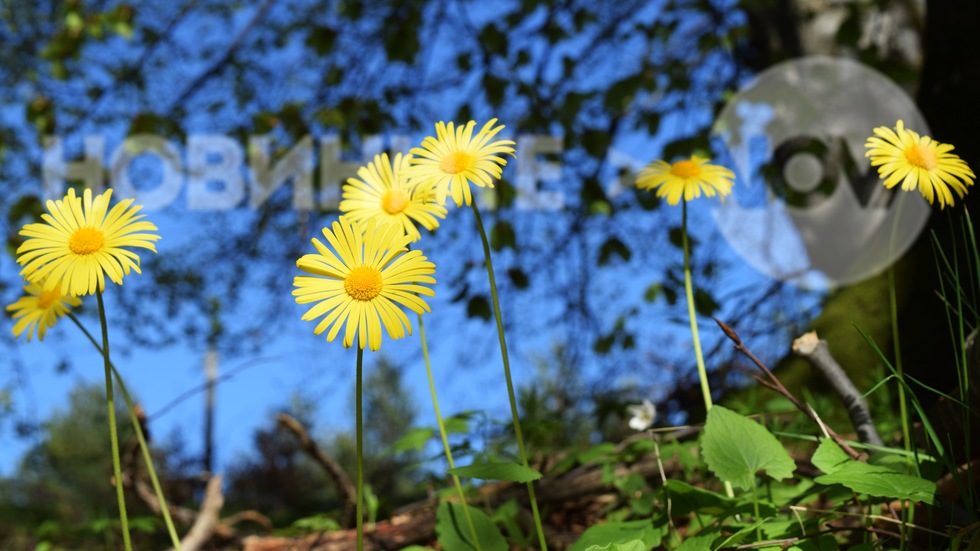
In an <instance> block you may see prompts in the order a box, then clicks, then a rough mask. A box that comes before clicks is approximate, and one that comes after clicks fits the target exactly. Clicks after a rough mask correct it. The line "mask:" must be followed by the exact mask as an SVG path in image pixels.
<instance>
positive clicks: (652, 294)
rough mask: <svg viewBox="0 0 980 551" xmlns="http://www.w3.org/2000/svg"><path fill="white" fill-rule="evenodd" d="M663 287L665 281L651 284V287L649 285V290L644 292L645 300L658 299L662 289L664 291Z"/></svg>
mask: <svg viewBox="0 0 980 551" xmlns="http://www.w3.org/2000/svg"><path fill="white" fill-rule="evenodd" d="M663 288H664V285H663V283H653V284H651V285H650V286H649V287H647V290H646V291H644V292H643V300H645V301H646V302H654V301H656V300H657V296H659V295H660V293H661V291H663Z"/></svg>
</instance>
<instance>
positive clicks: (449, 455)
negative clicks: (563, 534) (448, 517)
mask: <svg viewBox="0 0 980 551" xmlns="http://www.w3.org/2000/svg"><path fill="white" fill-rule="evenodd" d="M418 316H419V338H420V339H422V358H423V359H424V360H425V374H426V375H427V376H428V378H429V392H430V393H432V407H433V409H435V412H436V424H438V425H439V436H440V437H442V449H443V451H444V452H445V453H446V461H447V462H448V463H449V468H450V469H455V468H456V464H455V462H454V461H453V451H452V448H450V447H449V437H448V436H447V435H446V425H445V423H443V421H442V413H441V412H440V411H439V398H438V397H437V396H436V383H435V379H434V378H433V376H432V362H431V361H430V360H429V343H428V340H427V339H426V338H425V324H424V323H422V314H419V315H418ZM452 477H453V484H454V485H455V486H456V493H458V494H459V500H460V503H461V504H462V505H463V514H464V515H465V516H466V524H468V525H469V527H470V534H471V535H472V536H473V544H474V545H476V550H477V551H482V550H481V548H480V538H479V537H477V534H476V525H475V524H473V517H472V516H471V515H470V508H469V507H467V506H466V494H465V493H464V492H463V485H462V484H461V483H460V481H459V477H458V476H456V475H455V474H454V475H452Z"/></svg>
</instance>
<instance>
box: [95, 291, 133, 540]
mask: <svg viewBox="0 0 980 551" xmlns="http://www.w3.org/2000/svg"><path fill="white" fill-rule="evenodd" d="M95 296H96V297H97V299H98V302H99V322H100V323H101V325H102V359H103V360H104V361H103V363H104V365H105V394H106V405H107V406H108V408H109V440H110V442H111V443H112V474H113V475H114V476H115V480H116V499H117V500H118V501H119V524H120V525H121V527H122V534H123V546H124V547H125V548H126V551H132V549H133V544H132V542H130V541H129V518H128V517H127V515H126V496H125V495H123V481H122V469H121V468H120V465H119V435H118V434H117V432H116V408H115V406H114V403H115V401H114V398H113V395H112V364H111V363H110V362H109V327H108V324H107V323H106V317H105V304H104V301H103V300H102V291H101V290H99V289H96V290H95Z"/></svg>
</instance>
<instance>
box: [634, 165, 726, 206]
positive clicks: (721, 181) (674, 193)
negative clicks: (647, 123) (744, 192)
mask: <svg viewBox="0 0 980 551" xmlns="http://www.w3.org/2000/svg"><path fill="white" fill-rule="evenodd" d="M708 161H709V159H706V158H704V157H699V156H697V155H695V156H693V157H691V158H690V159H682V160H680V161H677V162H676V163H673V164H670V163H667V162H666V161H654V162H653V163H650V164H649V165H647V166H646V167H644V168H643V169H642V170H640V174H639V176H638V177H637V178H636V185H637V187H639V188H640V189H656V190H657V197H666V198H667V204H669V205H671V206H674V205H676V204H677V203H679V202H680V200H681V196H683V197H684V201H690V200H691V199H696V198H698V197H701V193H702V192H704V195H705V196H706V197H714V196H715V193H717V194H718V195H719V196H720V197H724V196H726V195H728V194H729V193H731V192H732V184H733V182H732V180H734V179H735V174H734V173H733V172H732V171H731V170H728V169H727V168H725V167H723V166H718V165H713V164H711V163H709V162H708Z"/></svg>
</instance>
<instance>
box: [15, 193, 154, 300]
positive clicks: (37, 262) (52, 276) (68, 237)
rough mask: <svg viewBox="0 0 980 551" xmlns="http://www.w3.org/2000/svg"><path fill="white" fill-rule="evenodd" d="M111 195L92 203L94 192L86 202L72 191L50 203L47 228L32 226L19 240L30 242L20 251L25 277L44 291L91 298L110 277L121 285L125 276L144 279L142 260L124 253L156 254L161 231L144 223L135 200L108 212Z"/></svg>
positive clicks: (18, 260)
mask: <svg viewBox="0 0 980 551" xmlns="http://www.w3.org/2000/svg"><path fill="white" fill-rule="evenodd" d="M111 197H112V190H111V189H110V190H107V191H106V192H105V193H103V194H101V195H98V196H96V197H95V199H92V190H90V189H86V190H85V192H84V195H83V196H82V197H77V196H76V195H75V190H74V189H73V188H69V189H68V195H66V196H65V198H64V199H62V200H60V201H48V202H47V208H48V213H45V214H42V215H41V218H42V219H43V220H44V223H37V224H27V225H25V226H24V228H23V229H21V230H20V235H22V236H24V237H26V238H27V240H25V241H24V243H23V244H21V246H20V247H18V249H17V263H18V264H21V265H23V266H24V268H23V269H22V270H21V272H20V274H21V275H22V276H24V278H25V279H27V280H28V281H32V282H34V283H40V282H42V281H43V282H44V290H45V291H50V290H52V289H55V288H60V289H61V293H62V294H65V295H68V294H70V295H73V296H80V295H88V294H91V293H94V292H95V289H96V286H97V287H98V289H99V291H102V290H104V289H105V276H106V275H108V276H109V279H111V280H112V281H113V282H115V283H117V284H119V285H122V278H123V276H124V275H129V271H130V270H131V269H132V270H135V271H136V273H140V257H139V256H137V255H136V253H134V252H132V251H130V250H128V249H124V248H123V247H141V248H144V249H150V250H151V251H153V252H156V247H155V246H154V245H153V242H154V241H156V240H158V239H160V236H159V235H156V234H153V233H139V232H153V231H156V229H157V227H156V226H154V225H153V224H151V223H150V222H147V221H145V220H144V221H140V218H143V215H142V214H140V215H137V214H136V213H137V212H138V211H139V210H140V209H141V208H142V207H141V206H139V205H137V206H134V207H130V205H131V204H132V203H133V200H132V199H126V200H124V201H120V202H119V203H118V204H116V206H114V207H112V210H109V199H110V198H111Z"/></svg>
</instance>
